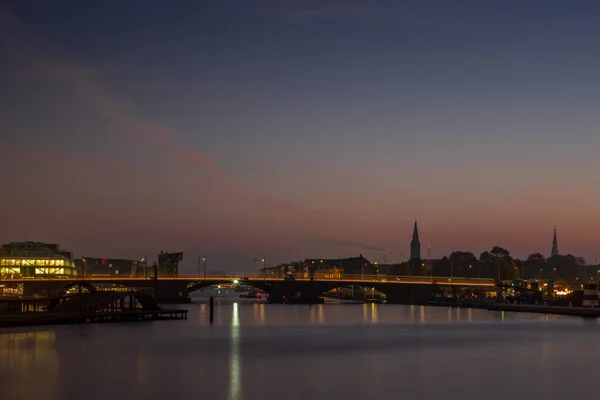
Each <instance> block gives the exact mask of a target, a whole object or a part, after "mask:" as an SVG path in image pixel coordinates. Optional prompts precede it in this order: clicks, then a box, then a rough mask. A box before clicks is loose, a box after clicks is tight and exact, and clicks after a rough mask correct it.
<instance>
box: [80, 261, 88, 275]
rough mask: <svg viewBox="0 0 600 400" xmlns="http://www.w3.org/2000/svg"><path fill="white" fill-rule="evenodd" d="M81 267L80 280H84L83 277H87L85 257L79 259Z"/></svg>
mask: <svg viewBox="0 0 600 400" xmlns="http://www.w3.org/2000/svg"><path fill="white" fill-rule="evenodd" d="M81 267H82V268H83V276H82V279H83V280H85V276H86V275H87V260H86V259H85V257H81Z"/></svg>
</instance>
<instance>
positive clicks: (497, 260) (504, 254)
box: [479, 246, 518, 280]
mask: <svg viewBox="0 0 600 400" xmlns="http://www.w3.org/2000/svg"><path fill="white" fill-rule="evenodd" d="M479 259H480V261H482V262H483V263H484V264H485V265H486V268H487V270H488V271H493V270H495V271H494V272H495V276H494V277H495V278H496V279H499V280H509V279H514V278H516V277H517V276H518V268H517V267H516V265H515V262H514V260H513V258H512V257H511V256H510V252H509V251H508V250H506V249H505V248H503V247H500V246H494V247H492V249H491V250H490V251H489V252H488V251H484V252H483V253H481V256H480V258H479Z"/></svg>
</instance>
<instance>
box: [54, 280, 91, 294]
mask: <svg viewBox="0 0 600 400" xmlns="http://www.w3.org/2000/svg"><path fill="white" fill-rule="evenodd" d="M74 289H75V290H76V291H77V292H78V293H86V292H87V293H96V292H97V290H96V288H95V287H94V285H92V284H91V283H90V282H69V283H67V284H66V285H65V286H64V287H63V289H62V290H63V292H65V293H69V292H72V291H73V290H74Z"/></svg>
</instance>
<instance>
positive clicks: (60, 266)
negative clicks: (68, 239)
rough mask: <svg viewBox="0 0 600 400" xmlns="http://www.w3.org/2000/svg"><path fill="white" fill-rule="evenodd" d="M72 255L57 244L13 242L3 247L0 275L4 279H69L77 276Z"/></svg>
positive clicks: (0, 254) (0, 256)
mask: <svg viewBox="0 0 600 400" xmlns="http://www.w3.org/2000/svg"><path fill="white" fill-rule="evenodd" d="M76 271H77V270H76V268H75V262H74V261H73V260H72V259H71V253H70V252H67V251H62V250H60V249H59V247H58V245H56V244H46V243H39V242H13V243H9V244H4V245H2V251H1V253H0V275H2V276H3V277H24V278H36V277H40V278H41V277H68V276H73V275H76Z"/></svg>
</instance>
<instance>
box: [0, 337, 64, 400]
mask: <svg viewBox="0 0 600 400" xmlns="http://www.w3.org/2000/svg"><path fill="white" fill-rule="evenodd" d="M55 341H56V336H55V333H54V332H52V331H41V332H22V333H21V332H20V333H9V334H1V333H0V394H1V396H0V398H7V399H8V398H10V399H12V398H15V399H17V398H34V397H38V396H42V395H44V390H42V389H41V388H40V386H38V385H31V383H30V378H31V377H36V382H38V383H42V384H43V385H46V386H47V389H48V391H49V392H50V393H49V395H50V398H53V397H52V395H53V393H56V392H57V386H58V382H59V371H60V363H59V358H58V356H57V354H56V351H55V348H54V343H55ZM4 382H11V385H10V386H9V387H8V389H3V388H2V384H3V383H4ZM5 396H6V397H5ZM46 398H48V396H46Z"/></svg>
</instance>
